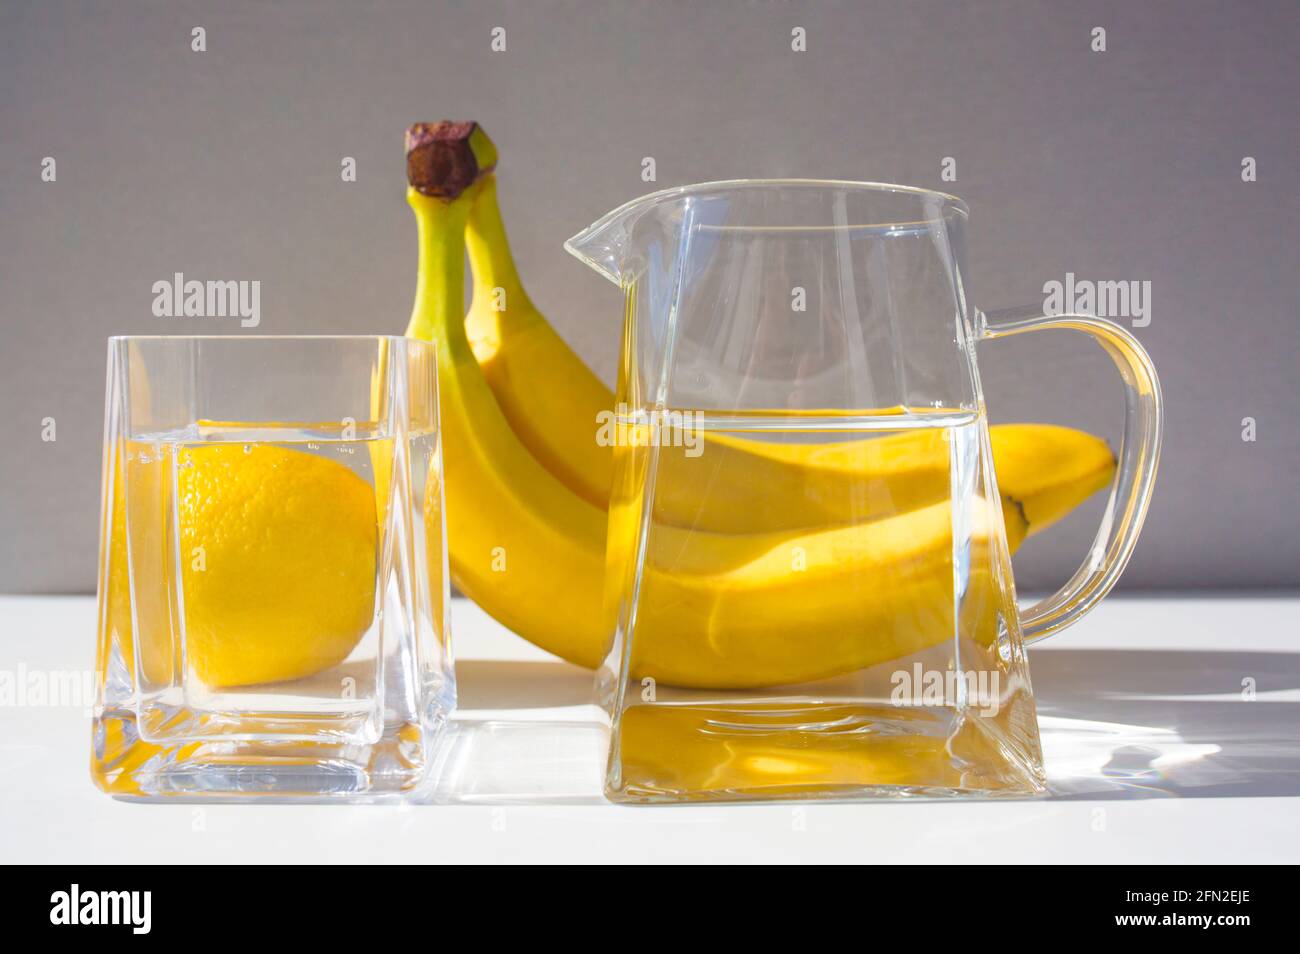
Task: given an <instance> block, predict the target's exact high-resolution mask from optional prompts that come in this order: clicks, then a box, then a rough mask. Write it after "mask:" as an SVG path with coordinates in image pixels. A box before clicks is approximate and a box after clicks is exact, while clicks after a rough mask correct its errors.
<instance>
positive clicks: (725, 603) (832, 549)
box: [407, 186, 1051, 686]
mask: <svg viewBox="0 0 1300 954" xmlns="http://www.w3.org/2000/svg"><path fill="white" fill-rule="evenodd" d="M477 189H478V187H477V186H472V187H470V188H468V189H467V190H466V191H465V192H463V193H461V194H460V195H459V196H457V197H455V198H452V199H444V198H438V197H433V196H429V195H424V194H421V193H420V192H418V191H416V190H415V189H411V190H408V193H407V199H408V202H409V203H410V205H411V207H412V209H413V210H414V212H415V215H416V220H417V223H418V227H419V234H420V259H419V268H420V272H419V279H418V290H417V295H416V302H415V308H414V312H413V314H412V317H411V324H410V326H409V328H408V334H411V335H415V336H418V337H422V338H429V339H432V340H433V341H435V343H436V344H437V351H438V365H439V379H440V380H439V393H440V397H441V404H440V410H441V420H442V441H443V448H444V452H445V469H446V491H447V497H448V501H449V503H448V506H447V514H446V515H447V524H448V538H449V548H450V557H451V559H450V564H451V572H452V576H453V579H454V580H455V582H456V584H457V586H458V587H460V589H461V590H462V591H463V592H465V594H466V595H468V596H469V597H470V598H472V599H474V600H475V601H476V602H477V603H479V605H480V606H482V607H483V608H484V609H486V610H487V612H489V613H490V614H491V615H493V616H494V617H495V618H496V619H498V620H499V621H500V622H501V623H503V624H504V625H506V626H508V627H510V628H511V629H513V630H515V631H516V632H518V633H519V634H520V635H523V636H524V637H525V638H527V639H529V640H531V641H532V642H534V643H536V644H538V645H539V646H542V647H543V648H545V649H548V650H550V651H551V652H554V653H556V654H557V655H559V656H562V657H563V658H565V659H568V660H570V661H573V662H576V663H579V664H581V665H585V666H588V667H595V666H596V665H598V664H599V663H600V662H601V661H602V659H603V658H604V656H605V653H606V652H607V649H608V645H607V643H608V640H609V638H610V636H611V634H612V619H611V617H610V614H609V612H608V609H607V608H606V607H605V606H604V605H603V603H602V591H603V577H604V570H605V560H606V557H607V554H606V548H605V533H606V524H607V516H608V515H607V514H606V512H605V510H603V509H601V508H600V507H597V506H596V505H594V504H593V503H591V502H589V501H587V500H584V499H583V498H582V497H580V496H578V495H577V494H575V493H574V492H572V491H571V490H570V489H569V488H568V487H567V486H566V485H565V484H564V483H563V482H561V481H560V480H559V479H558V478H557V477H556V476H555V475H554V474H553V473H551V471H550V470H548V469H547V468H546V467H544V466H543V465H542V463H541V462H540V461H539V460H538V459H537V458H536V457H535V456H534V455H533V454H532V453H531V452H530V451H529V448H528V447H527V446H526V445H525V444H524V443H523V442H522V441H521V440H520V438H519V436H518V435H517V433H516V432H515V430H514V429H513V428H512V427H511V425H510V423H509V421H508V420H507V418H506V416H505V414H504V413H503V410H502V408H501V406H500V404H499V403H498V401H497V398H496V396H495V395H494V394H493V392H492V390H491V389H490V387H489V386H488V382H487V378H486V377H485V375H484V372H483V370H482V369H481V367H480V365H479V361H478V360H477V358H476V357H475V353H474V351H473V349H472V348H471V346H470V343H469V339H468V337H467V334H466V326H465V323H464V321H463V320H462V316H461V315H460V313H459V309H458V308H456V307H455V303H457V302H459V301H461V300H463V298H462V295H463V289H464V286H463V282H464V276H463V251H464V226H465V223H466V219H467V216H468V214H469V207H470V204H471V203H472V202H473V199H474V194H475V192H476V191H477ZM1046 483H1047V485H1051V482H1050V480H1048V481H1047V482H1046ZM947 507H948V504H947V503H946V502H941V503H938V504H935V505H932V506H930V507H926V508H921V509H918V510H916V511H914V512H912V513H906V514H901V515H899V516H896V517H893V518H890V519H888V520H881V521H875V522H871V523H859V524H856V525H850V526H844V527H837V528H833V529H830V530H820V531H817V532H813V533H800V532H798V531H792V530H784V531H774V532H770V533H758V534H747V535H726V534H716V533H710V532H703V531H691V530H685V529H681V528H678V527H673V526H668V525H665V526H662V527H656V530H655V533H654V535H653V549H652V552H651V553H649V554H647V558H646V560H645V561H644V567H645V569H644V572H645V578H644V579H645V586H646V587H647V589H646V591H645V592H646V594H647V596H646V598H645V599H644V600H643V605H645V606H647V607H651V608H652V609H650V610H649V611H648V616H649V617H650V618H649V619H647V620H645V621H643V622H639V624H638V628H637V649H636V654H637V655H636V657H635V659H634V671H635V672H636V673H638V674H646V675H654V676H657V678H660V679H662V680H663V681H665V682H673V683H677V684H680V685H687V686H714V685H727V686H756V685H765V684H771V683H774V682H784V681H789V680H791V679H806V678H812V677H813V676H817V675H829V674H832V673H833V672H838V671H843V670H844V669H846V668H856V667H859V666H863V665H868V664H870V663H871V662H873V661H879V660H881V659H887V658H892V657H893V656H895V655H898V654H902V653H906V652H911V651H913V650H915V649H919V648H922V647H924V646H927V645H933V644H934V643H937V642H939V641H941V640H943V639H946V638H949V637H950V636H951V634H952V632H953V621H952V619H951V618H950V614H951V610H950V609H949V610H944V609H943V607H942V606H941V605H938V604H940V603H943V602H945V598H944V596H943V594H944V593H945V592H946V593H947V594H948V596H947V597H946V603H947V605H948V606H949V607H951V604H952V599H951V593H952V588H953V567H952V545H951V529H950V527H951V520H950V517H949V515H948V512H947ZM977 510H979V511H981V512H982V513H983V517H982V518H981V519H980V520H977V525H976V526H975V527H974V528H973V531H974V536H975V539H976V540H977V541H985V542H987V541H988V540H990V539H991V537H990V534H989V530H990V521H991V520H992V519H993V518H994V517H995V516H996V514H997V510H996V508H994V507H991V506H984V507H980V508H977ZM625 511H626V512H630V511H631V508H628V507H625V508H624V510H620V511H619V512H618V513H617V514H616V516H617V517H619V518H620V519H621V518H622V515H623V513H624V512H625ZM1005 512H1006V513H1007V514H1008V515H1009V516H1010V517H1011V520H1012V522H1011V524H1010V526H1009V534H1008V536H1009V539H1010V541H1011V542H1012V544H1013V545H1014V544H1015V543H1018V542H1019V540H1020V539H1021V538H1022V537H1023V534H1024V530H1025V525H1024V523H1023V520H1022V518H1021V515H1020V511H1019V510H1018V509H1017V508H1006V511H1005ZM629 539H631V537H629V535H627V534H624V533H621V532H620V534H619V540H620V541H621V542H626V541H627V540H629ZM620 545H621V544H620ZM618 549H619V548H618V547H614V548H611V552H610V556H611V558H612V559H615V560H621V561H622V563H623V565H624V566H625V567H629V568H630V567H632V565H633V564H634V562H635V561H633V560H631V559H624V555H623V554H620V553H619V552H618ZM979 549H983V550H990V552H992V551H996V547H992V548H989V547H983V548H979ZM792 555H798V557H799V564H800V565H799V566H798V567H796V566H795V565H794V562H793V561H792ZM987 572H988V570H987V569H986V568H983V567H982V565H976V566H973V567H972V569H971V573H972V579H976V578H977V575H978V574H980V573H987ZM867 581H873V582H871V583H868V582H867ZM795 594H798V595H797V596H796V595H795ZM946 613H947V614H948V615H945V614H946Z"/></svg>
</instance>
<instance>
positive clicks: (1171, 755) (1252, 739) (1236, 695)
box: [1029, 650, 1300, 798]
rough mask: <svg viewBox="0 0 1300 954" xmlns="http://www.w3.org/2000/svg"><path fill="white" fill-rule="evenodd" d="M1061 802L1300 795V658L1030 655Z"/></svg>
mask: <svg viewBox="0 0 1300 954" xmlns="http://www.w3.org/2000/svg"><path fill="white" fill-rule="evenodd" d="M1029 665H1030V671H1031V673H1032V676H1033V680H1034V691H1035V694H1036V695H1037V698H1038V721H1039V727H1040V730H1041V731H1042V734H1043V749H1044V755H1045V757H1046V760H1047V772H1048V778H1049V782H1050V785H1051V788H1052V792H1053V794H1055V795H1057V796H1060V797H1087V798H1098V797H1106V796H1107V795H1109V796H1113V797H1139V798H1141V797H1149V798H1158V797H1174V796H1177V797H1185V798H1186V797H1192V798H1232V797H1250V796H1276V795H1300V654H1297V653H1268V652H1190V651H1176V652H1173V651H1146V650H1044V651H1041V652H1032V651H1031V653H1030V659H1029Z"/></svg>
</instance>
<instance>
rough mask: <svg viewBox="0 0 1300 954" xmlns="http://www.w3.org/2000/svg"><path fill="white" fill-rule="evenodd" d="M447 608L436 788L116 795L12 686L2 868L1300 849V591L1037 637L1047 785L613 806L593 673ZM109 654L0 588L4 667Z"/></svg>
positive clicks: (4, 709) (70, 608)
mask: <svg viewBox="0 0 1300 954" xmlns="http://www.w3.org/2000/svg"><path fill="white" fill-rule="evenodd" d="M453 617H454V626H455V633H454V638H455V640H456V647H457V650H456V651H457V657H458V660H459V662H458V674H459V680H460V693H461V703H462V709H461V711H460V714H459V716H458V719H457V722H456V724H455V729H454V731H453V732H452V733H451V736H450V738H449V741H448V747H447V749H446V750H445V751H446V758H445V764H444V767H443V771H442V773H441V775H440V781H439V783H438V786H437V792H436V797H435V798H434V799H432V800H431V801H432V802H434V803H430V804H418V805H194V804H174V805H156V804H138V803H128V802H122V801H116V800H114V799H111V798H109V797H107V796H105V795H103V794H101V793H100V792H99V791H98V790H97V789H96V788H95V787H94V786H93V785H92V783H91V781H90V775H89V744H90V725H89V712H88V711H87V710H86V709H85V708H84V707H82V706H79V705H78V706H68V705H65V706H62V707H50V706H33V705H14V704H10V703H4V702H0V752H3V757H4V758H3V766H4V767H3V769H2V770H0V861H5V862H43V861H52V862H83V863H89V862H97V863H114V862H153V863H177V862H198V863H221V862H244V863H246V862H254V861H272V862H290V861H299V862H381V861H395V862H397V861H400V862H467V861H536V862H556V861H576V862H604V863H609V862H632V863H646V862H653V861H667V860H680V861H690V860H699V861H747V860H790V861H857V862H865V863H899V862H908V861H924V862H928V863H968V864H969V863H979V864H988V863H990V862H994V863H996V862H1037V863H1043V862H1065V861H1075V862H1115V863H1125V862H1158V861H1167V862H1169V861H1178V862H1182V861H1186V862H1253V861H1288V862H1295V861H1297V860H1300V597H1294V596H1287V597H1270V598H1227V599H1208V598H1206V599H1199V598H1198V599H1166V598H1122V597H1115V598H1112V599H1110V600H1109V601H1107V602H1106V603H1105V604H1103V605H1102V606H1101V607H1100V608H1099V609H1098V610H1096V611H1095V612H1094V613H1093V614H1092V615H1091V616H1089V617H1088V618H1087V619H1086V620H1085V621H1083V622H1082V623H1080V624H1079V625H1077V626H1076V627H1074V628H1073V629H1072V630H1070V631H1069V632H1067V633H1065V634H1062V635H1060V636H1057V637H1055V638H1053V639H1051V640H1048V641H1047V642H1046V643H1044V644H1043V645H1042V647H1041V648H1036V649H1034V650H1032V651H1031V653H1030V667H1031V670H1032V675H1033V680H1034V688H1035V691H1036V693H1037V696H1038V705H1039V719H1040V725H1041V728H1042V732H1043V741H1044V748H1045V755H1046V760H1047V771H1048V775H1049V778H1050V782H1051V787H1052V790H1053V794H1052V795H1050V796H1048V797H1045V798H1042V799H1035V800H1025V801H987V802H979V801H959V802H905V803H897V802H882V803H858V804H836V803H804V804H766V805H706V806H685V807H679V806H669V807H642V806H615V805H610V804H607V803H605V802H603V801H602V800H601V799H600V796H599V772H600V766H601V761H602V757H603V744H604V734H603V730H602V729H601V728H600V724H599V722H598V720H597V716H596V713H595V711H594V710H592V709H591V708H589V707H588V705H587V704H586V701H587V699H588V698H589V693H590V677H589V674H588V673H587V672H586V671H584V670H581V669H578V668H575V667H573V666H569V665H567V664H565V663H562V662H559V661H556V660H555V659H554V658H553V657H550V656H548V655H547V654H545V653H543V652H541V651H540V650H537V649H534V648H533V647H531V646H529V645H528V644H526V643H524V642H523V641H521V640H519V639H518V638H516V637H515V636H513V635H511V634H510V633H509V632H507V631H505V630H503V629H502V628H500V627H499V626H497V625H496V624H495V623H493V622H492V621H491V620H489V619H488V618H487V617H485V616H484V615H483V614H482V613H481V612H480V611H479V610H478V609H477V608H476V607H475V606H473V605H472V604H470V603H467V602H466V601H464V600H459V599H458V600H456V601H455V609H454V611H453ZM93 647H94V601H93V599H91V598H90V597H0V672H4V671H8V672H9V673H11V674H12V675H11V678H12V677H13V676H16V675H17V674H19V673H20V672H23V671H28V672H30V671H32V670H43V671H47V672H48V671H85V670H88V669H89V668H90V667H91V666H92V663H93V659H92V656H93ZM22 667H25V669H24V668H22ZM1251 680H1253V683H1252V682H1250V681H1251ZM1243 681H1245V682H1243ZM1243 685H1245V686H1246V687H1247V688H1253V698H1246V696H1249V695H1252V693H1249V692H1243Z"/></svg>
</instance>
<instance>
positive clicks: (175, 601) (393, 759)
mask: <svg viewBox="0 0 1300 954" xmlns="http://www.w3.org/2000/svg"><path fill="white" fill-rule="evenodd" d="M105 405H106V407H105V429H104V458H103V509H102V517H101V526H100V569H99V604H98V609H99V612H98V623H99V638H98V653H97V662H96V674H97V685H98V693H97V698H96V704H95V712H94V729H93V754H92V774H93V776H94V779H95V782H96V783H97V784H98V785H99V787H100V788H102V789H103V790H105V791H107V792H110V793H112V794H114V795H119V796H125V797H145V798H148V797H167V796H205V797H223V796H225V797H237V796H239V797H242V796H252V797H271V798H275V797H281V798H290V799H293V798H315V797H324V796H341V797H352V798H358V797H369V796H375V797H380V796H387V795H399V794H402V793H409V792H411V791H413V790H415V789H417V788H418V786H419V785H420V783H421V781H422V779H423V778H424V776H425V774H426V770H427V767H428V766H429V765H430V763H431V757H432V746H433V745H434V743H435V741H436V740H437V738H438V736H439V734H440V732H441V730H442V728H443V726H444V724H445V722H446V719H447V716H448V714H449V713H450V712H451V710H452V708H453V706H454V704H455V678H454V674H453V669H452V657H451V648H450V642H449V630H448V625H447V618H448V617H447V611H448V600H447V597H448V592H447V554H446V546H445V529H444V518H443V483H442V461H441V453H440V443H439V429H438V403H437V372H436V361H435V355H434V349H433V345H431V344H429V343H427V342H422V341H415V340H411V339H406V338H401V337H388V336H356V337H260V336H259V337H236V336H230V337H215V336H214V337H118V338H112V339H110V340H109V345H108V381H107V388H106V400H105Z"/></svg>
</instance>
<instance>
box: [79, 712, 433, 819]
mask: <svg viewBox="0 0 1300 954" xmlns="http://www.w3.org/2000/svg"><path fill="white" fill-rule="evenodd" d="M185 718H187V717H186V716H184V715H178V717H177V724H173V726H171V728H174V729H175V728H180V726H179V724H178V723H180V722H181V721H182V720H184V719H185ZM228 729H229V731H228V732H227V733H225V734H224V735H216V734H213V735H207V736H206V737H202V738H198V739H193V740H190V741H185V740H179V739H178V740H173V741H165V742H149V741H146V740H145V739H144V738H142V737H141V734H140V726H139V724H138V722H137V719H136V717H135V714H134V713H133V712H132V711H130V710H128V709H115V710H108V711H105V712H104V713H103V714H102V715H100V716H99V717H97V718H96V720H95V725H94V734H93V747H92V755H91V774H92V776H93V778H94V780H95V784H96V785H98V786H99V787H100V788H101V789H102V790H104V791H105V792H108V793H109V794H111V795H114V796H118V797H122V798H129V799H145V800H154V799H163V800H172V799H181V798H184V799H202V800H225V799H230V800H244V799H248V798H258V799H269V800H285V801H293V800H312V801H316V800H321V799H329V798H332V797H337V798H340V799H346V800H353V801H357V800H359V801H365V800H370V799H383V798H387V797H398V796H408V795H411V794H413V793H414V792H416V791H418V790H419V788H420V786H421V785H422V784H423V783H424V781H425V779H426V776H427V775H428V768H429V764H430V759H429V757H428V753H430V752H432V751H433V743H434V741H435V739H436V737H437V736H438V735H439V734H440V733H441V731H442V729H443V723H442V722H441V720H438V721H434V722H432V723H429V724H426V725H424V726H421V725H418V724H415V723H407V724H404V725H400V726H388V727H385V729H384V731H383V732H382V733H381V734H380V735H379V736H378V737H377V738H375V739H374V740H373V741H353V742H332V741H331V742H312V741H305V740H301V739H299V740H294V739H289V738H286V739H284V740H283V741H276V740H270V739H267V738H265V737H262V738H259V739H257V740H252V739H249V738H248V737H247V736H246V735H245V734H244V733H242V732H241V731H240V727H239V726H238V725H231V726H229V727H228ZM241 736H244V737H242V738H241Z"/></svg>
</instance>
